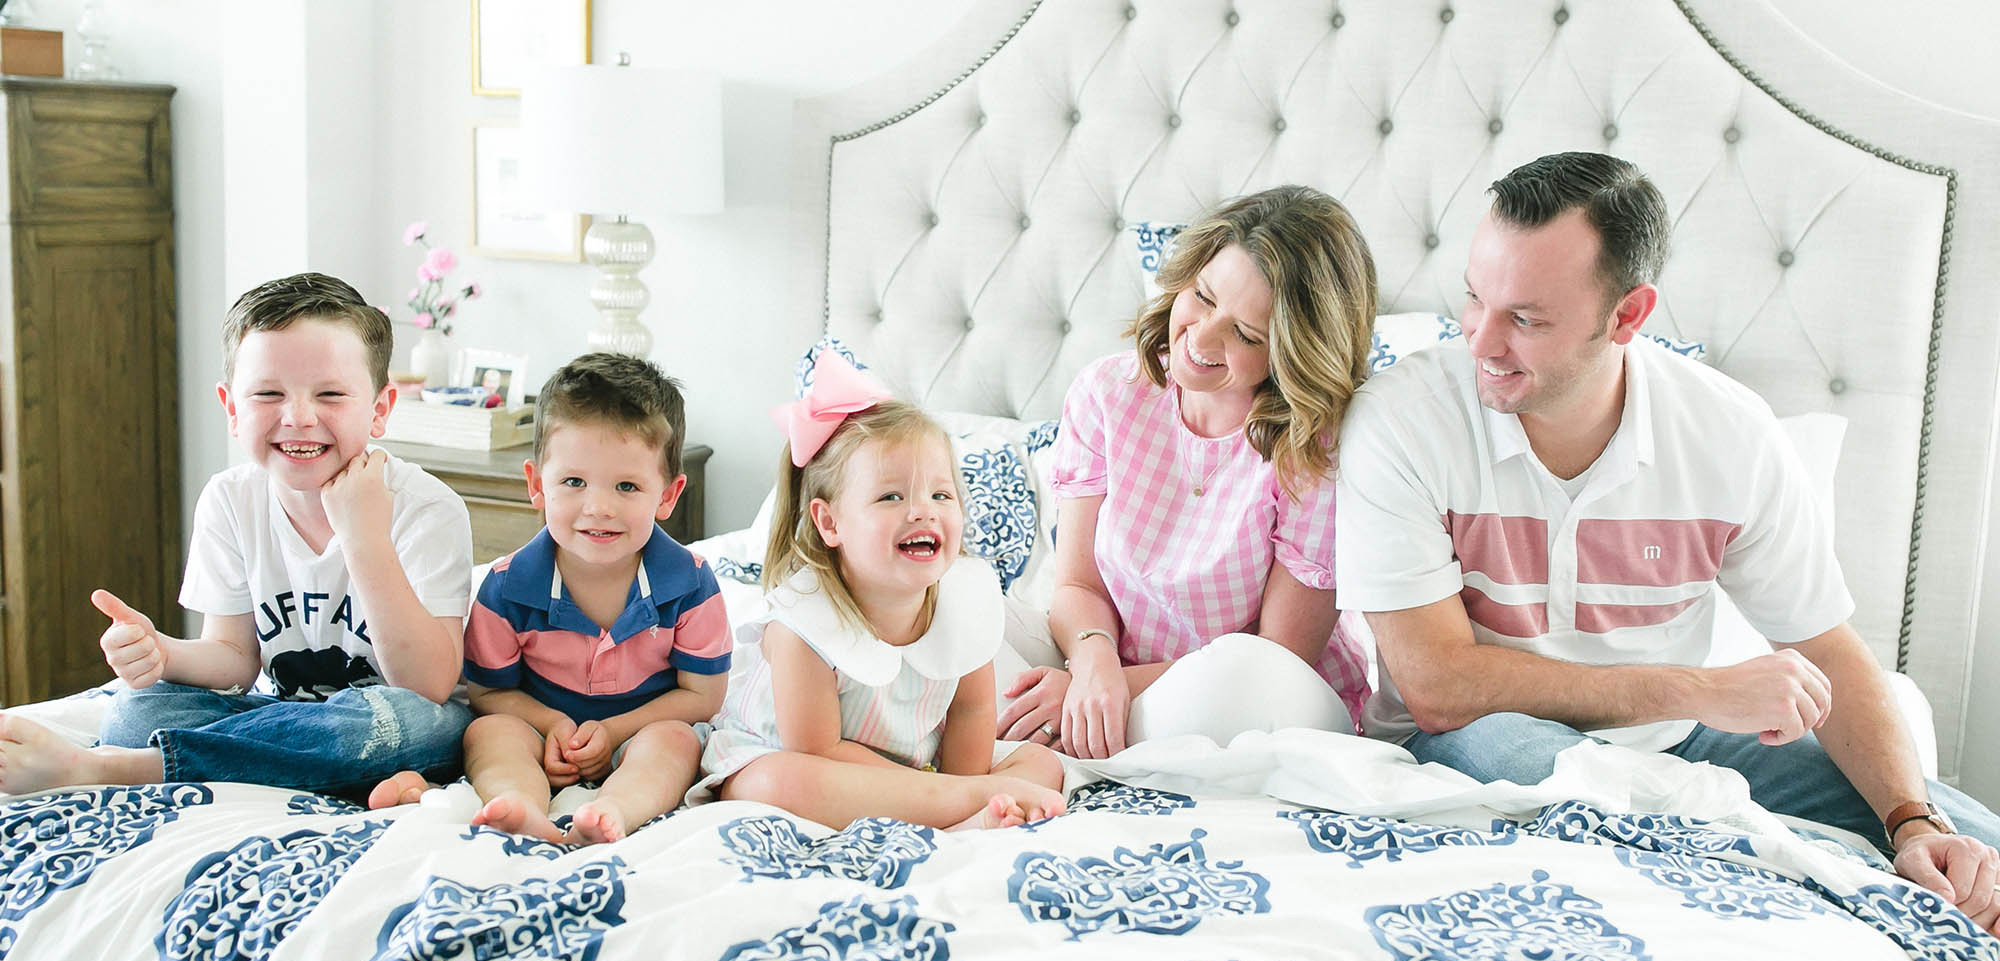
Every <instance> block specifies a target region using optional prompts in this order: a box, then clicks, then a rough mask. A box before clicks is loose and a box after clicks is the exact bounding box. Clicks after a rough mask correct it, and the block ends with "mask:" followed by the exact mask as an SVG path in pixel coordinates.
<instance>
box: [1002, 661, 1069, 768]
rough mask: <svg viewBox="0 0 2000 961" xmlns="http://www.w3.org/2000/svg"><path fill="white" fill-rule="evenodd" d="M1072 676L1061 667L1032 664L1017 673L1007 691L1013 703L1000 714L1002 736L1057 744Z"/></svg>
mask: <svg viewBox="0 0 2000 961" xmlns="http://www.w3.org/2000/svg"><path fill="white" fill-rule="evenodd" d="M1069 680H1070V678H1069V672H1068V671H1065V670H1063V669H1062V668H1059V667H1031V668H1029V669H1027V670H1025V671H1022V672H1021V673H1019V674H1017V675H1015V676H1014V683H1013V684H1012V685H1011V686H1009V687H1008V688H1007V693H1006V696H1007V697H1009V698H1012V699H1013V703H1011V704H1009V705H1007V710H1006V711H1005V712H1004V713H1002V714H1001V715H1000V725H999V730H998V732H997V736H998V737H999V738H1000V740H1003V741H1028V742H1031V743H1034V744H1043V745H1047V746H1049V747H1051V748H1053V747H1055V746H1056V742H1057V741H1058V740H1059V739H1060V737H1061V735H1062V728H1061V724H1062V714H1063V697H1064V696H1065V695H1066V694H1068V693H1069Z"/></svg>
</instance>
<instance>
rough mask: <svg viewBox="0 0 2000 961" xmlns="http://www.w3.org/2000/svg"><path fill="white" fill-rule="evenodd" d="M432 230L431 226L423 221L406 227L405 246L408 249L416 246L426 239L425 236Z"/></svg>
mask: <svg viewBox="0 0 2000 961" xmlns="http://www.w3.org/2000/svg"><path fill="white" fill-rule="evenodd" d="M430 229H431V225H430V224H427V223H425V222H423V221H421V220H419V221H417V222H416V223H413V224H411V225H409V226H408V227H404V228H403V246H405V247H408V246H410V245H411V244H414V243H416V242H417V241H419V240H422V239H424V234H425V233H428V232H429V231H430Z"/></svg>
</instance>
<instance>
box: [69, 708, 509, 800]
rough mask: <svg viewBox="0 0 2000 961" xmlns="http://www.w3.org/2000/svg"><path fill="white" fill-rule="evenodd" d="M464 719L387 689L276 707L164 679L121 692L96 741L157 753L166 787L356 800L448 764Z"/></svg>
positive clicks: (460, 711) (465, 713)
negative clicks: (259, 787) (230, 784)
mask: <svg viewBox="0 0 2000 961" xmlns="http://www.w3.org/2000/svg"><path fill="white" fill-rule="evenodd" d="M471 721H472V712H471V711H470V710H468V709H467V708H466V706H465V705H463V704H460V703H458V702H456V701H449V702H446V703H444V704H436V703H433V702H432V701H431V700H430V699H429V698H426V697H424V696H423V695H421V694H418V693H416V692H415V691H411V690H408V689H406V688H400V687H389V686H387V685H378V686H373V687H358V688H349V689H347V690H344V691H340V692H338V693H336V694H334V695H333V696H332V697H330V698H327V699H326V700H325V701H281V700H279V699H277V698H275V697H271V696H270V695H267V694H219V693H217V692H215V691H210V690H207V689H204V688H199V687H187V686H185V685H181V684H172V683H168V682H165V681H162V682H159V683H156V684H154V685H152V686H151V687H147V688H145V689H143V690H137V691H134V690H123V691H119V692H118V695H117V697H116V698H114V699H113V700H112V702H111V709H110V712H109V713H107V714H106V715H105V717H104V725H103V729H102V730H101V731H100V732H99V735H98V743H100V744H108V745H111V746H113V747H154V748H158V749H159V751H160V759H161V764H162V767H163V769H164V772H165V777H164V780H167V781H247V782H250V783H253V784H268V785H271V786H273V787H287V788H299V789H302V790H307V791H321V792H325V793H329V794H358V793H361V792H364V791H366V790H368V788H369V787H371V786H373V785H374V784H375V782H377V781H380V780H381V779H383V778H385V777H388V776H389V775H391V774H394V773H396V772H397V771H402V770H406V769H407V770H416V771H431V770H436V769H440V768H446V767H451V766H455V765H456V764H457V763H458V760H459V739H460V738H461V737H463V736H464V734H465V726H466V725H467V724H469V723H471Z"/></svg>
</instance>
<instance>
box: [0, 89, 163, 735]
mask: <svg viewBox="0 0 2000 961" xmlns="http://www.w3.org/2000/svg"><path fill="white" fill-rule="evenodd" d="M172 95H173V88H172V87H165V86H157V85H152V84H125V83H76V82H71V81H66V80H56V79H43V78H29V77H0V102H3V103H4V105H5V132H6V150H5V153H4V157H5V163H6V178H7V191H6V195H5V198H6V199H5V208H4V210H0V215H3V216H0V225H4V236H5V238H6V245H7V255H6V257H5V258H0V305H4V309H5V311H6V314H5V317H4V319H0V639H4V640H0V645H4V647H0V700H3V701H4V702H5V703H6V704H10V705H11V704H21V703H24V702H27V701H35V700H42V699H45V698H49V697H55V696H59V695H62V694H67V693H71V692H74V691H77V690H80V689H82V688H84V687H86V686H89V685H91V684H96V683H99V682H101V681H104V680H107V679H109V678H110V677H111V670H110V668H108V667H106V666H105V664H104V656H103V654H102V653H101V652H100V651H99V649H98V646H97V638H98V636H99V635H100V634H102V633H103V632H104V628H105V627H106V625H107V624H108V623H109V622H108V621H107V620H106V619H105V618H104V617H103V616H102V615H100V614H98V613H97V610H96V609H95V608H93V607H92V606H91V603H90V592H91V591H92V589H94V588H99V587H102V588H106V589H108V590H110V591H112V592H113V593H116V594H118V595H119V596H120V597H123V598H124V599H125V601H126V602H127V603H129V604H131V605H132V606H133V607H136V608H138V609H139V610H141V611H144V612H146V613H147V614H149V615H151V616H152V617H153V619H154V620H155V622H157V623H158V624H159V625H160V626H161V628H162V629H163V630H166V631H167V632H168V633H170V634H179V633H180V624H181V618H180V608H179V606H178V605H177V604H176V602H175V601H176V596H177V595H178V593H179V586H180V570H181V563H182V558H181V556H180V553H181V533H180V528H181V481H180V423H179V420H178V417H179V403H178V402H177V395H178V391H177V380H176V378H177V377H178V373H177V366H178V365H177V363H176V359H175V356H176V343H177V342H176V339H175V322H174V203H173V177H172V171H171V166H170V163H169V159H170V157H171V154H172V148H173V144H172V140H171V136H170V134H169V128H168V124H167V115H168V109H167V108H168V103H169V100H170V98H171V97H172Z"/></svg>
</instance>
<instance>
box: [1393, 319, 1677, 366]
mask: <svg viewBox="0 0 2000 961" xmlns="http://www.w3.org/2000/svg"><path fill="white" fill-rule="evenodd" d="M1639 336H1641V337H1644V338H1646V339H1647V340H1650V341H1653V342H1654V343H1656V344H1659V345H1660V346H1662V347H1665V348H1666V349H1668V350H1671V351H1673V352H1674V353H1676V354H1680V355H1682V356H1684V357H1686V358H1688V359H1689V360H1703V359H1705V358H1707V356H1708V348H1707V347H1706V346H1704V345H1702V344H1701V343H1698V342H1696V341H1692V340H1680V339H1677V338H1673V337H1662V336H1660V335H1658V334H1649V333H1646V332H1645V331H1640V332H1639ZM1464 337H1465V331H1464V330H1462V329H1460V328H1459V326H1458V321H1456V320H1453V319H1451V318H1450V317H1446V316H1444V315H1443V314H1433V313H1411V314H1383V315H1382V316H1380V317H1377V318H1375V341H1374V345H1373V346H1372V347H1371V348H1370V349H1369V352H1368V372H1369V373H1371V374H1374V373H1380V372H1381V371H1382V370H1384V369H1386V368H1387V367H1388V366H1389V365H1391V364H1394V363H1395V362H1396V361H1398V360H1401V359H1403V358H1405V357H1408V356H1410V355H1411V354H1412V353H1415V352H1416V351H1419V350H1422V349H1424V348H1426V347H1430V346H1433V345H1436V344H1440V343H1443V342H1445V341H1450V340H1461V339H1463V338H1464Z"/></svg>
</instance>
